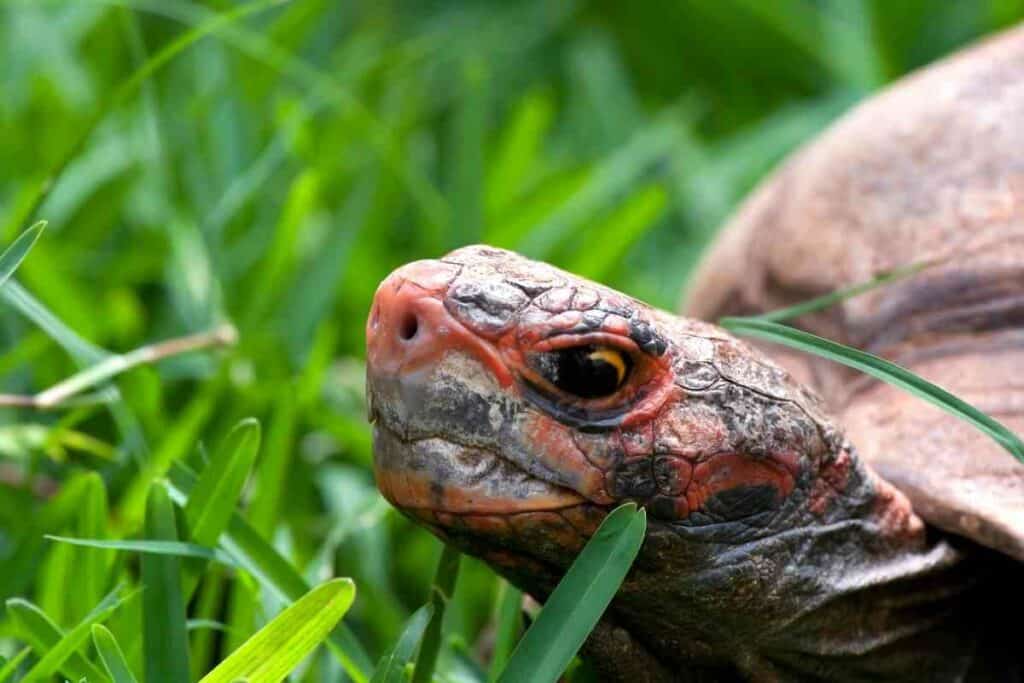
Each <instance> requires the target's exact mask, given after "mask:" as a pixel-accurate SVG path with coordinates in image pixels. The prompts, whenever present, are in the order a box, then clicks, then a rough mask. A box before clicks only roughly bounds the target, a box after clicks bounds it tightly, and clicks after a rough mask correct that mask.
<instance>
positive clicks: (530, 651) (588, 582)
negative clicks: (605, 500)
mask: <svg viewBox="0 0 1024 683" xmlns="http://www.w3.org/2000/svg"><path fill="white" fill-rule="evenodd" d="M646 531H647V516H646V514H645V512H644V511H643V510H637V507H636V505H635V504H634V503H627V504H625V505H620V506H619V507H617V508H615V510H613V511H612V512H611V514H609V515H608V516H607V517H606V518H605V520H604V521H603V522H602V523H601V526H600V527H599V528H598V530H597V532H596V533H595V534H594V536H593V538H591V539H590V541H588V542H587V545H586V546H585V547H584V548H583V550H582V552H580V554H579V557H577V558H576V561H575V562H573V563H572V566H571V567H569V571H567V572H566V573H565V577H564V578H563V579H562V580H561V581H559V582H558V585H557V586H556V587H555V590H554V591H553V592H552V593H551V596H550V597H549V598H548V600H547V602H546V603H545V604H544V608H543V609H542V610H541V612H540V614H539V615H538V617H537V620H536V621H534V622H533V625H532V626H530V628H529V630H528V631H527V632H526V635H525V636H523V639H522V640H521V641H519V645H517V646H516V649H515V651H514V652H513V653H512V658H511V659H510V660H509V662H508V666H507V667H505V671H504V672H502V674H501V678H499V679H498V680H499V681H501V683H545V682H549V681H550V683H554V682H555V681H557V680H558V677H559V676H561V675H562V673H563V672H564V671H565V669H566V667H567V666H569V663H570V662H571V661H572V658H573V657H574V656H575V655H576V652H577V651H578V650H579V649H580V646H582V645H583V641H585V640H586V639H587V636H588V635H590V632H591V631H592V630H593V628H594V626H595V625H597V622H598V620H600V618H601V615H602V614H604V611H605V609H606V608H607V607H608V605H609V603H611V601H612V598H613V597H615V593H616V592H617V591H618V589H619V586H620V585H621V584H622V581H623V579H625V578H626V574H627V573H628V572H629V568H630V567H631V566H632V565H633V560H634V559H636V555H637V553H638V552H639V551H640V545H641V544H642V543H643V540H644V534H645V533H646Z"/></svg>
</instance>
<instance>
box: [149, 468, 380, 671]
mask: <svg viewBox="0 0 1024 683" xmlns="http://www.w3.org/2000/svg"><path fill="white" fill-rule="evenodd" d="M168 475H169V477H170V482H169V483H170V490H171V493H172V495H173V496H174V498H175V501H176V502H177V503H178V504H179V505H182V506H184V505H186V504H187V501H188V497H189V495H190V494H191V492H192V489H193V488H194V487H195V485H196V479H197V477H196V474H195V472H193V471H192V470H190V469H189V468H188V467H187V466H186V465H184V464H183V463H181V462H174V463H172V464H171V468H170V472H168ZM220 544H221V546H222V547H223V548H224V550H226V551H227V552H228V553H229V554H230V555H231V556H232V557H233V558H234V559H235V560H236V563H237V564H240V565H242V566H243V567H244V568H245V569H246V571H248V572H249V573H250V574H252V575H253V576H254V577H255V578H256V579H257V581H259V582H260V583H261V584H262V585H264V586H265V587H266V588H268V589H269V590H270V591H271V592H273V593H274V594H276V595H278V596H279V597H280V598H281V599H283V600H286V601H288V602H292V601H295V600H298V599H299V598H301V597H302V596H303V595H304V594H306V593H307V592H308V591H309V590H310V588H309V584H308V583H306V580H305V579H304V578H302V575H300V574H299V572H298V571H296V569H295V567H293V566H292V565H291V563H290V562H288V560H286V559H285V558H284V557H282V556H281V554H280V553H279V552H277V550H275V549H274V547H273V546H272V545H270V544H269V543H267V541H266V540H265V539H264V538H263V537H262V536H260V534H259V532H257V531H256V530H255V529H253V528H252V527H251V526H250V525H249V523H248V522H246V521H245V520H244V519H243V518H242V517H241V515H239V514H238V513H234V514H232V516H231V521H230V522H229V524H228V529H227V531H226V532H224V534H223V535H222V536H221V538H220ZM328 646H329V647H330V648H331V651H332V652H334V654H335V655H336V656H337V657H338V660H339V661H340V662H341V664H342V666H343V667H344V668H345V672H346V673H347V674H348V675H349V677H350V678H351V679H352V680H353V681H355V682H356V683H366V681H367V680H369V672H370V671H372V670H373V662H372V661H371V660H370V656H369V655H368V654H366V650H365V649H364V648H363V645H362V643H360V642H359V640H358V639H357V638H356V637H355V634H353V633H352V631H351V629H349V628H348V627H347V626H346V625H345V624H344V623H340V624H338V626H337V628H335V629H334V632H333V633H331V637H330V639H329V641H328Z"/></svg>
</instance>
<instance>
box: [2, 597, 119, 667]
mask: <svg viewBox="0 0 1024 683" xmlns="http://www.w3.org/2000/svg"><path fill="white" fill-rule="evenodd" d="M7 614H8V615H9V616H10V618H11V621H12V622H13V623H14V625H15V627H16V628H17V630H18V632H19V634H20V635H21V636H22V637H23V638H24V639H25V641H26V642H28V644H29V645H31V646H32V650H33V651H34V652H35V653H36V655H38V656H40V657H43V656H45V655H46V653H47V652H49V651H50V650H51V649H53V648H54V647H56V646H57V643H59V642H60V641H61V639H62V638H63V637H64V632H63V631H62V630H61V629H60V627H58V626H57V625H56V624H55V623H53V620H51V619H50V617H48V616H46V612H43V611H42V610H41V609H39V608H38V607H36V606H35V605H33V604H32V603H31V602H29V601H27V600H22V599H21V598H12V599H10V600H8V601H7ZM60 672H61V673H62V674H63V675H65V676H67V677H68V678H70V679H71V680H75V681H78V680H81V679H83V678H87V679H89V680H95V681H105V680H107V677H106V675H105V674H104V673H103V672H102V671H100V670H99V669H98V668H97V667H96V666H95V665H94V664H92V663H91V662H89V660H87V659H86V658H85V657H83V656H82V655H81V654H80V653H78V652H73V653H71V655H70V656H69V657H68V658H67V659H66V660H64V663H63V664H62V665H61V667H60Z"/></svg>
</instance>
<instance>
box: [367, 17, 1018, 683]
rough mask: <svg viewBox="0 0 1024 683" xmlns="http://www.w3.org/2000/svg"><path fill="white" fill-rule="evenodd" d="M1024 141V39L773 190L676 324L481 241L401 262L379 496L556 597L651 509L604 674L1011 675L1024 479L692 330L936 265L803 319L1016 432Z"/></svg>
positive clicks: (741, 345) (802, 372) (779, 364)
mask: <svg viewBox="0 0 1024 683" xmlns="http://www.w3.org/2000/svg"><path fill="white" fill-rule="evenodd" d="M1022 121H1024V28H1016V29H1012V30H1010V31H1009V32H1006V33H1003V34H1002V35H999V36H997V37H995V38H993V39H990V40H988V41H987V42H984V43H981V44H979V45H977V46H974V47H971V48H969V49H967V50H965V51H963V52H961V53H959V54H956V55H954V56H952V57H951V58H948V59H946V60H945V61H942V62H940V63H937V64H936V65H932V66H930V67H928V68H926V69H924V70H922V71H919V72H917V73H915V74H912V75H911V76H909V77H907V78H905V79H903V80H902V81H900V82H898V83H897V84H895V85H894V86H892V87H891V88H889V89H888V90H886V91H884V92H882V93H881V94H879V95H877V96H875V97H874V98H872V99H870V100H868V101H867V102H866V103H863V104H861V105H860V106H859V107H857V108H856V109H855V110H853V111H852V112H850V113H848V114H847V115H846V116H845V117H843V118H841V119H840V120H839V121H838V123H836V124H834V125H833V126H832V127H831V128H830V129H829V130H827V131H826V132H825V133H823V134H822V135H821V136H820V137H819V139H817V140H816V141H814V142H812V143H811V144H809V145H808V146H806V147H805V148H803V149H802V150H799V151H798V152H797V153H795V154H794V155H793V156H792V157H791V158H790V159H789V160H787V161H786V162H785V163H784V164H783V165H782V167H781V168H780V170H778V171H777V172H776V173H775V174H774V175H773V176H772V177H770V178H769V179H768V180H766V181H765V182H764V183H763V184H762V185H760V187H759V188H757V189H756V190H755V191H754V192H753V193H752V195H751V196H750V197H749V199H748V200H747V201H746V202H745V203H744V204H743V205H742V207H741V208H740V209H739V211H738V212H737V214H736V215H735V216H734V217H733V218H732V219H731V221H730V222H729V224H728V225H727V226H726V227H725V229H724V230H723V231H722V232H721V233H720V236H719V238H718V239H717V242H716V243H715V244H714V245H713V247H712V248H711V250H710V252H709V253H708V254H707V255H706V257H705V258H704V260H703V261H702V263H701V265H700V266H699V267H698V269H697V273H696V276H695V278H694V280H693V283H692V285H691V286H690V288H689V294H688V296H687V297H686V300H685V302H684V306H683V312H684V314H685V317H683V316H678V317H677V316H675V315H673V314H670V313H668V312H665V311H661V310H656V309H654V308H652V307H650V306H647V305H646V304H644V303H642V302H639V301H636V300H634V299H632V298H630V297H628V296H626V295H624V294H621V293H619V292H617V291H614V290H612V289H609V288H606V287H604V286H601V285H599V284H596V283H593V282H590V281H587V280H584V279H582V278H579V277H576V276H574V275H572V274H569V273H566V272H564V271H561V270H559V269H557V268H554V267H552V266H549V265H547V264H544V263H540V262H535V261H531V260H529V259H527V258H524V257H522V256H519V255H517V254H514V253H512V252H509V251H505V250H501V249H496V248H492V247H488V246H470V247H464V248H461V249H458V250H456V251H454V252H452V253H450V254H448V255H447V256H444V257H443V258H441V259H439V260H425V261H417V262H414V263H411V264H408V265H405V266H403V267H401V268H399V269H398V270H396V271H395V272H393V273H392V274H391V275H390V276H388V278H387V279H386V280H384V281H383V283H382V284H381V285H380V287H379V289H378V291H377V293H376V296H375V299H374V303H373V306H372V309H371V312H370V316H369V320H368V322H367V351H368V353H367V358H368V360H367V394H368V404H369V413H370V419H371V421H372V422H373V425H374V456H375V474H376V479H377V482H378V486H379V488H380V490H381V492H382V493H383V495H384V496H385V497H386V498H387V499H388V500H389V501H390V502H391V503H393V504H394V505H395V506H397V507H398V508H400V509H401V510H402V511H403V512H404V513H405V514H407V515H408V516H410V517H412V518H413V519H414V520H416V521H417V522H419V523H421V524H423V525H425V526H426V527H427V528H429V529H430V530H432V531H433V532H434V533H435V534H436V535H438V536H439V537H440V538H442V539H443V540H445V541H446V542H449V543H452V544H455V545H456V546H457V547H459V548H460V549H462V550H464V551H466V552H468V553H471V554H473V555H475V556H478V557H481V558H483V559H484V560H485V561H486V562H487V563H489V564H490V565H491V566H492V567H493V568H495V569H496V570H497V571H498V572H499V573H501V574H503V575H504V576H506V577H507V578H508V579H509V580H510V581H512V582H513V583H515V584H516V585H518V586H520V587H522V588H524V589H525V590H526V591H528V592H530V593H531V594H532V595H534V596H536V597H537V598H538V599H543V597H544V596H545V595H546V594H548V593H549V592H550V590H551V589H552V588H553V586H554V585H555V584H556V583H557V581H558V579H559V578H560V576H561V575H562V574H563V573H564V571H565V569H566V568H567V566H568V565H569V564H570V563H571V561H572V559H573V557H574V555H575V554H576V553H577V552H578V551H579V550H580V548H581V547H582V546H583V544H584V543H585V542H586V540H587V538H588V537H589V536H590V535H591V534H593V532H594V530H595V529H596V527H597V525H598V524H599V523H600V521H601V519H602V518H603V517H604V516H605V515H606V514H607V512H608V511H609V510H610V509H611V508H613V507H614V506H616V505H617V504H619V503H620V502H622V501H635V502H637V503H638V504H640V505H641V506H643V507H644V508H645V509H646V510H647V513H648V516H649V524H648V531H647V536H646V538H645V540H644V544H643V547H642V549H641V551H640V555H639V556H638V559H637V561H636V563H635V565H634V567H633V569H632V570H631V572H630V574H629V575H628V577H627V579H626V581H625V582H624V583H623V585H622V587H621V589H620V590H619V592H618V594H617V595H616V597H615V599H614V600H613V602H612V604H611V606H610V608H609V610H608V611H607V612H606V614H605V615H604V617H603V618H602V621H601V622H600V624H599V625H598V627H597V628H596V629H595V631H594V632H593V633H592V634H591V636H590V638H589V640H588V641H587V643H586V645H585V646H584V656H585V658H587V659H588V660H589V661H590V662H592V664H593V666H594V667H595V669H596V670H597V671H598V672H599V674H600V675H601V677H602V679H603V680H610V681H673V680H678V681H704V680H712V681H730V680H754V681H789V680H794V681H802V680H830V681H867V680H872V681H875V680H893V681H908V680H922V681H960V680H976V681H1007V680H1017V681H1019V680H1022V671H1024V655H1022V654H1021V651H1020V647H1019V646H1014V645H1012V644H1011V643H1010V642H1009V639H1008V637H1007V636H1006V635H1005V631H1006V629H1005V628H1004V627H1002V626H1000V625H998V624H999V622H1000V621H1004V620H1002V619H1001V615H1004V614H1013V615H1014V616H1016V615H1019V614H1020V613H1021V612H1020V608H1021V607H1024V597H1022V596H1024V590H1022V589H1021V588H1020V586H1019V585H1018V582H1019V581H1020V579H1021V578H1024V572H1022V571H1021V566H1020V563H1021V562H1022V561H1024V465H1022V464H1021V463H1019V462H1017V461H1016V460H1014V459H1012V458H1011V457H1010V456H1009V455H1007V453H1005V452H1004V451H1002V450H1001V449H1000V447H999V446H998V445H996V444H995V443H994V442H992V441H990V440H989V439H988V437H986V436H985V435H983V434H981V433H980V432H977V431H976V430H974V429H973V428H972V427H970V426H968V425H967V424H965V423H963V422H961V421H958V420H957V419H955V418H953V417H951V416H949V415H947V414H945V413H943V412H941V411H939V410H938V409H936V408H934V407H932V406H929V405H928V404H926V403H924V402H922V401H920V400H919V399H916V398H913V397H910V396H908V395H905V394H903V393H901V392H900V391H899V390H897V389H894V388H892V387H890V386H888V385H885V384H882V383H879V382H877V381H875V380H873V379H871V378H867V377H864V376H858V375H857V374H856V373H854V372H853V371H850V370H847V369H845V368H843V367H840V366H837V365H834V364H830V363H828V362H826V361H823V360H820V359H817V358H814V357H810V356H808V355H803V354H800V353H797V352H793V351H788V350H785V349H782V348H778V347H773V346H772V345H770V344H767V343H764V344H751V343H746V342H742V341H739V340H737V339H735V338H734V337H733V336H731V335H730V334H729V333H727V332H725V331H724V330H722V329H720V328H719V327H716V326H715V325H714V324H711V323H709V322H703V321H713V320H716V319H718V318H719V316H723V315H730V314H755V313H758V312H764V311H768V310H772V309H775V308H777V307H781V306H786V305H790V304H793V303H795V302H799V301H803V300H806V299H808V298H809V297H813V296H816V295H820V294H823V293H827V292H831V291H834V290H837V289H839V288H842V287H845V286H849V285H851V284H854V283H860V282H863V281H866V280H869V279H870V278H872V277H875V276H877V275H879V274H881V273H886V272H890V271H892V270H894V269H896V268H898V267H901V266H905V265H906V264H909V263H915V262H921V261H925V260H927V261H930V262H932V263H933V264H934V265H933V266H932V267H930V268H927V269H925V270H922V271H921V272H919V273H917V274H916V275H914V276H912V277H909V278H907V279H904V280H900V281H898V282H896V283H893V284H890V285H889V286H886V287H884V288H880V289H876V290H873V291H872V292H870V293H868V294H865V295H862V296H859V297H856V298H851V299H847V300H846V301H844V302H842V303H841V304H840V305H837V306H835V307H833V308H831V309H829V310H826V311H822V312H817V313H813V314H809V315H805V316H804V317H802V318H800V319H799V320H798V321H797V324H798V326H799V327H801V328H803V329H805V330H809V331H811V332H814V333H816V334H819V335H822V336H825V337H829V338H831V339H835V340H837V341H840V342H843V343H846V344H850V345H853V346H856V347H859V348H862V349H866V350H869V351H871V352H873V353H876V354H879V355H882V356H884V357H887V358H889V359H892V360H894V361H896V362H898V363H899V364H901V365H903V366H905V367H907V368H909V369H911V370H912V371H913V372H915V373H917V374H919V375H921V376H923V377H925V378H927V379H929V380H931V381H933V382H936V383H938V384H940V385H942V386H944V387H946V388H948V389H949V390H950V391H952V392H954V393H955V394H957V395H959V396H961V397H963V398H964V399H966V400H968V401H969V402H971V403H973V404H974V405H976V406H977V407H979V408H981V409H982V410H984V411H985V412H987V413H989V414H990V415H993V416H995V417H997V418H998V419H1000V420H1002V421H1003V422H1004V423H1005V424H1006V425H1007V426H1009V427H1010V429H1012V430H1014V431H1016V432H1018V433H1021V432H1024V372H1022V371H1024V125H1022V123H1021V122H1022ZM1014 630H1016V629H1014Z"/></svg>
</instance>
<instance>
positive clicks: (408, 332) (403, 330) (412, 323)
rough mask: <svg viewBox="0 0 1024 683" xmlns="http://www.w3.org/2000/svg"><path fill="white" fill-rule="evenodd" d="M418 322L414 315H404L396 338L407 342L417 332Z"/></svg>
mask: <svg viewBox="0 0 1024 683" xmlns="http://www.w3.org/2000/svg"><path fill="white" fill-rule="evenodd" d="M419 329H420V321H419V319H418V318H417V317H416V314H415V313H406V314H405V315H404V316H402V324H401V325H400V326H399V328H398V336H399V337H400V338H401V339H402V340H403V341H409V340H410V339H412V338H413V337H415V336H416V333H417V332H419Z"/></svg>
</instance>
